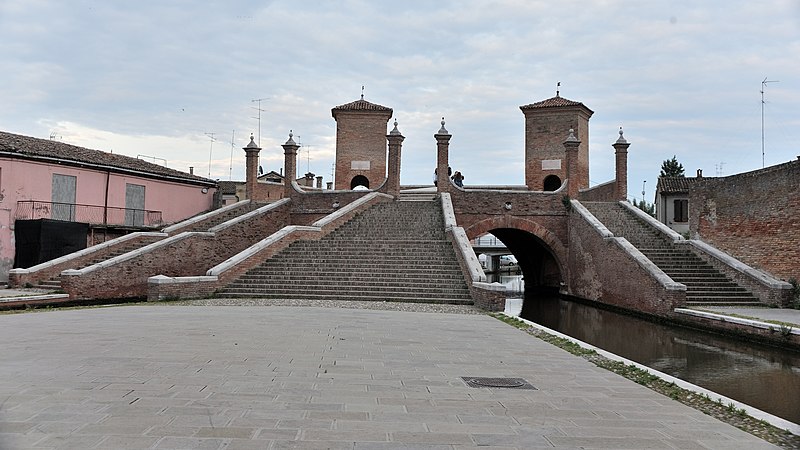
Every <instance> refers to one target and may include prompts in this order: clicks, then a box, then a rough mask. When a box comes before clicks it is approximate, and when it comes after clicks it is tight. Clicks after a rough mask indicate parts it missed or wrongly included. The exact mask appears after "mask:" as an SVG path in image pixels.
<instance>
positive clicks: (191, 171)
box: [189, 166, 194, 175]
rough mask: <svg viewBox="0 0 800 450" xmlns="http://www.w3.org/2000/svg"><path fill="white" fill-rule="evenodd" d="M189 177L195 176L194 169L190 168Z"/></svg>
mask: <svg viewBox="0 0 800 450" xmlns="http://www.w3.org/2000/svg"><path fill="white" fill-rule="evenodd" d="M189 175H194V167H192V166H189Z"/></svg>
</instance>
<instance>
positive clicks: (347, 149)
mask: <svg viewBox="0 0 800 450" xmlns="http://www.w3.org/2000/svg"><path fill="white" fill-rule="evenodd" d="M392 113H393V111H392V108H387V107H385V106H381V105H376V104H375V103H370V102H368V101H366V100H364V95H363V94H362V95H361V99H360V100H356V101H354V102H350V103H347V104H344V105H340V106H337V107H335V108H333V109H332V110H331V114H332V115H333V118H334V119H335V120H336V182H335V186H334V188H335V189H352V188H354V187H356V186H358V185H363V186H366V187H368V188H370V189H375V188H377V187H379V186H380V185H381V184H382V183H383V181H384V180H385V179H386V151H387V150H386V124H387V123H388V122H389V119H391V117H392Z"/></svg>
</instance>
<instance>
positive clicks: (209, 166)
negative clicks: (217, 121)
mask: <svg viewBox="0 0 800 450" xmlns="http://www.w3.org/2000/svg"><path fill="white" fill-rule="evenodd" d="M215 134H217V133H205V135H206V136H208V137H209V139H210V140H211V148H209V149H208V178H211V153H212V152H213V151H214V140H215V139H214V135H215Z"/></svg>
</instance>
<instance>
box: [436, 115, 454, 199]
mask: <svg viewBox="0 0 800 450" xmlns="http://www.w3.org/2000/svg"><path fill="white" fill-rule="evenodd" d="M441 124H442V127H441V128H439V131H437V132H436V134H434V135H433V137H434V138H436V190H437V191H438V192H449V191H450V173H449V170H448V169H449V167H450V154H449V153H450V138H451V137H452V135H451V134H450V132H449V131H447V129H446V128H445V127H444V117H442V122H441Z"/></svg>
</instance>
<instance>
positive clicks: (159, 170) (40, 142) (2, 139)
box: [0, 131, 215, 184]
mask: <svg viewBox="0 0 800 450" xmlns="http://www.w3.org/2000/svg"><path fill="white" fill-rule="evenodd" d="M2 152H8V153H13V154H16V155H19V156H21V157H30V158H48V159H50V158H52V159H59V160H63V161H69V162H73V163H76V164H85V165H90V166H98V167H102V168H104V169H106V168H112V169H117V170H121V171H133V172H139V173H142V174H144V175H149V176H155V177H161V178H172V179H176V178H177V179H181V180H185V181H189V182H194V183H204V184H215V181H214V180H209V179H208V178H203V177H199V176H197V175H192V174H188V173H186V172H181V171H179V170H175V169H170V168H168V167H164V166H160V165H158V164H153V163H150V162H147V161H143V160H141V159H138V158H131V157H130V156H124V155H116V154H113V153H106V152H104V151H101V150H92V149H88V148H84V147H78V146H77V145H70V144H65V143H63V142H59V141H53V140H48V139H39V138H35V137H30V136H22V135H19V134H13V133H6V132H4V131H0V153H2Z"/></svg>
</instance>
